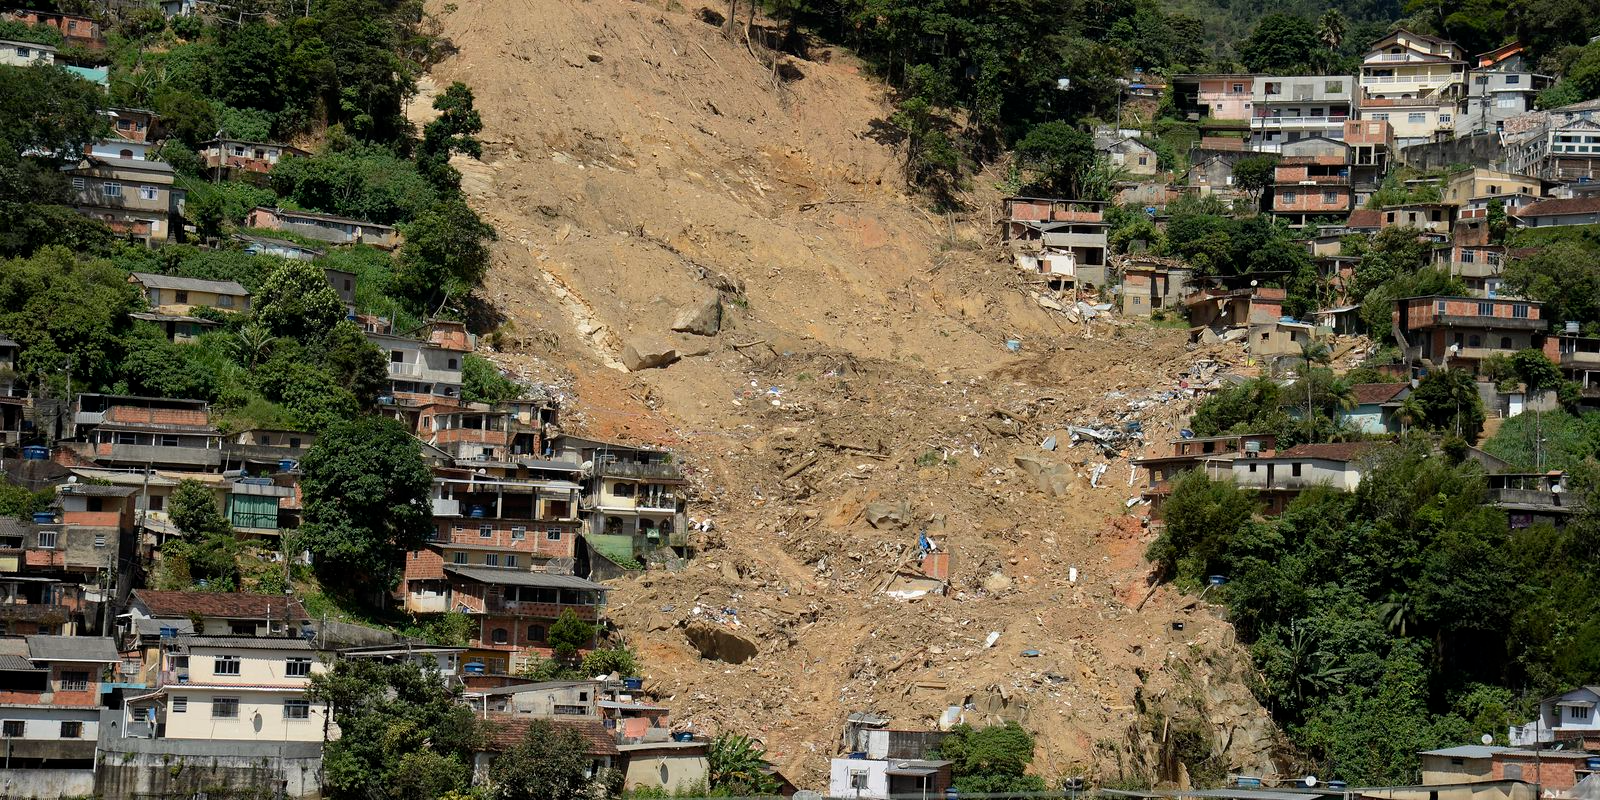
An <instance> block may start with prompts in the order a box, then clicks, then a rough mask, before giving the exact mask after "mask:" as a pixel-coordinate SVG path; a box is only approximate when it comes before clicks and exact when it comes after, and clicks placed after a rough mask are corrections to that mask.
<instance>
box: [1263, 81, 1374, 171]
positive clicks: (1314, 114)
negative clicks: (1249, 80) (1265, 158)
mask: <svg viewBox="0 0 1600 800" xmlns="http://www.w3.org/2000/svg"><path fill="white" fill-rule="evenodd" d="M1355 97H1356V78H1355V76H1354V75H1289V76H1278V75H1270V76H1264V77H1260V78H1257V79H1256V81H1255V84H1254V90H1253V92H1252V94H1251V104H1252V112H1253V113H1252V114H1251V116H1250V149H1252V150H1256V151H1259V152H1264V153H1276V152H1279V151H1280V149H1281V148H1282V146H1283V145H1284V144H1286V143H1288V142H1295V141H1299V140H1301V139H1305V138H1310V137H1321V138H1324V139H1332V140H1335V141H1339V140H1342V139H1343V138H1344V124H1345V122H1346V121H1348V120H1349V119H1351V118H1352V117H1354V116H1355V114H1354V109H1355Z"/></svg>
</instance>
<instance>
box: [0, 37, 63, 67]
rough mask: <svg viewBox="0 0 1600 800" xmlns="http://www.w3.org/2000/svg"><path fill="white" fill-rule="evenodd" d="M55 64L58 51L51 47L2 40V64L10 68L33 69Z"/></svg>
mask: <svg viewBox="0 0 1600 800" xmlns="http://www.w3.org/2000/svg"><path fill="white" fill-rule="evenodd" d="M54 63H56V49H55V48H54V47H51V46H50V45H47V44H39V43H37V42H14V41H12V40H10V39H0V64H5V65H6V66H9V67H32V66H37V65H41V64H54Z"/></svg>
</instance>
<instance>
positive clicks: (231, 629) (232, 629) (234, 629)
mask: <svg viewBox="0 0 1600 800" xmlns="http://www.w3.org/2000/svg"><path fill="white" fill-rule="evenodd" d="M228 635H230V636H254V635H256V624H255V623H254V622H230V623H228Z"/></svg>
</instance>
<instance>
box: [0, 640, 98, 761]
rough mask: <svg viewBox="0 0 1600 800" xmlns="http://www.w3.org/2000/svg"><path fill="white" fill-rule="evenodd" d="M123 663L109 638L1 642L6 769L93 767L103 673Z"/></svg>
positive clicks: (1, 717) (0, 682)
mask: <svg viewBox="0 0 1600 800" xmlns="http://www.w3.org/2000/svg"><path fill="white" fill-rule="evenodd" d="M118 661H119V659H118V657H117V649H116V647H115V646H113V644H112V642H111V640H110V639H107V638H100V637H90V636H29V637H27V638H26V639H15V638H12V639H3V640H0V706H3V707H0V727H3V729H4V730H3V731H0V734H3V737H4V739H5V751H6V769H7V770H8V771H9V770H32V769H50V770H83V769H93V768H94V762H95V741H96V739H97V738H98V737H99V733H100V709H99V707H100V693H101V690H102V686H103V683H102V676H103V674H104V673H105V672H106V670H107V669H108V668H111V667H114V666H115V665H116V664H117V663H118Z"/></svg>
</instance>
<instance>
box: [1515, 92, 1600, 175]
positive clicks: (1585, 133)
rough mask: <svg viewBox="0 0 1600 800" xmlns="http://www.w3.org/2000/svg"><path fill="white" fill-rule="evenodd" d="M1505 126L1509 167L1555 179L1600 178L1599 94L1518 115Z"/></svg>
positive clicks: (1520, 171) (1523, 172)
mask: <svg viewBox="0 0 1600 800" xmlns="http://www.w3.org/2000/svg"><path fill="white" fill-rule="evenodd" d="M1505 128H1506V134H1505V165H1506V169H1508V170H1510V171H1512V172H1515V173H1518V174H1522V175H1536V176H1538V177H1540V178H1544V179H1545V180H1552V181H1563V182H1577V181H1595V180H1600V98H1597V99H1594V100H1585V101H1583V102H1581V103H1573V104H1572V105H1569V106H1562V107H1560V108H1554V109H1551V110H1549V111H1543V112H1539V113H1537V114H1529V115H1527V116H1525V117H1516V118H1514V119H1512V120H1509V121H1508V122H1507V123H1506V125H1505ZM1513 128H1515V130H1513Z"/></svg>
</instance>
